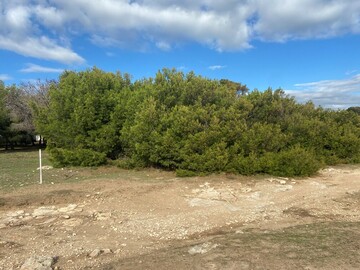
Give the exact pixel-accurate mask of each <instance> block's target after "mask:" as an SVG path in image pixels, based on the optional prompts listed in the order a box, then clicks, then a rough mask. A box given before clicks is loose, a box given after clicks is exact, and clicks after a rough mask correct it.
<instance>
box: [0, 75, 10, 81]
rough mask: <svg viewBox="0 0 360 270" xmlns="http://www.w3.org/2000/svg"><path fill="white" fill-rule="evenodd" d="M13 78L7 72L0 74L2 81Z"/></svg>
mask: <svg viewBox="0 0 360 270" xmlns="http://www.w3.org/2000/svg"><path fill="white" fill-rule="evenodd" d="M11 79H12V78H11V77H10V76H9V75H7V74H0V81H8V80H11Z"/></svg>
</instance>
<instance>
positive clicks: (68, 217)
mask: <svg viewBox="0 0 360 270" xmlns="http://www.w3.org/2000/svg"><path fill="white" fill-rule="evenodd" d="M62 217H63V218H64V219H70V216H69V215H64V216H62Z"/></svg>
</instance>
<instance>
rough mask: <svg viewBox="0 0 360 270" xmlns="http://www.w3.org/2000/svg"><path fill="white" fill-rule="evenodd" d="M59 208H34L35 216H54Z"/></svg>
mask: <svg viewBox="0 0 360 270" xmlns="http://www.w3.org/2000/svg"><path fill="white" fill-rule="evenodd" d="M57 213H58V212H57V210H56V208H55V206H42V207H39V208H37V209H35V210H34V212H33V214H32V215H33V216H34V217H39V216H52V215H55V214H57Z"/></svg>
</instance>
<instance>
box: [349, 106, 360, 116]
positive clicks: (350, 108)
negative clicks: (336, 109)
mask: <svg viewBox="0 0 360 270" xmlns="http://www.w3.org/2000/svg"><path fill="white" fill-rule="evenodd" d="M347 111H349V112H354V113H357V114H359V115H360V107H349V108H348V109H347Z"/></svg>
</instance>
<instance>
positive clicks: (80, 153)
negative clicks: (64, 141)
mask: <svg viewBox="0 0 360 270" xmlns="http://www.w3.org/2000/svg"><path fill="white" fill-rule="evenodd" d="M49 153H50V157H51V161H52V162H53V165H54V166H55V167H66V166H83V167H93V166H100V165H103V164H105V163H106V155H105V154H104V153H99V152H95V151H92V150H89V149H75V150H68V149H62V148H53V149H50V151H49Z"/></svg>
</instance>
